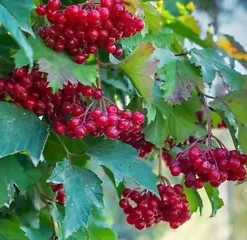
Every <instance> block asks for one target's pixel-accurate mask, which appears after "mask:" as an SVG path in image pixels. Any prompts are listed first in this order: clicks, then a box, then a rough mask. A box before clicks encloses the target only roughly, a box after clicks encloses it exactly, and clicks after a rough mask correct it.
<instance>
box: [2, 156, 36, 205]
mask: <svg viewBox="0 0 247 240" xmlns="http://www.w3.org/2000/svg"><path fill="white" fill-rule="evenodd" d="M0 169H1V175H0V192H1V194H0V207H2V206H3V205H4V204H7V205H8V204H9V203H10V202H11V201H12V200H13V197H14V192H15V188H14V185H13V184H15V185H16V186H17V187H18V189H19V190H20V191H21V193H22V192H24V191H25V190H26V189H27V188H28V187H29V186H30V185H32V184H34V183H36V182H37V180H38V179H39V178H40V173H39V171H38V169H37V168H35V167H34V166H33V165H32V163H31V162H30V161H29V159H28V158H27V156H25V155H20V154H17V155H12V156H8V157H4V158H1V159H0Z"/></svg>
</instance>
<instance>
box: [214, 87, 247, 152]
mask: <svg viewBox="0 0 247 240" xmlns="http://www.w3.org/2000/svg"><path fill="white" fill-rule="evenodd" d="M246 97H247V89H240V90H237V91H234V92H232V93H230V94H228V95H226V96H224V97H221V98H218V99H217V100H215V101H213V102H212V106H213V107H214V108H216V109H220V110H223V111H225V112H226V114H227V110H230V111H231V112H232V114H233V115H234V118H235V120H236V122H237V126H238V131H237V132H238V140H239V145H240V147H241V149H242V151H244V152H246V153H247V112H246ZM222 103H223V104H224V105H225V106H223V107H222ZM225 108H226V109H225ZM227 117H228V118H229V115H228V114H227Z"/></svg>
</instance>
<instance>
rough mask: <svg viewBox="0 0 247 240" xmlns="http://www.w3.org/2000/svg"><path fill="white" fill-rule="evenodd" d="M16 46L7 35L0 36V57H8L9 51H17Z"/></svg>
mask: <svg viewBox="0 0 247 240" xmlns="http://www.w3.org/2000/svg"><path fill="white" fill-rule="evenodd" d="M17 48H18V45H17V44H16V42H15V41H14V39H13V38H12V37H11V36H10V35H9V34H7V33H6V34H1V35H0V56H2V57H3V56H4V57H8V56H9V54H10V51H11V49H17Z"/></svg>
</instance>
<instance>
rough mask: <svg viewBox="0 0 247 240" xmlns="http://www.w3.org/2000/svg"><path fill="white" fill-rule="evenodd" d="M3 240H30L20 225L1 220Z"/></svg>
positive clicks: (0, 234)
mask: <svg viewBox="0 0 247 240" xmlns="http://www.w3.org/2000/svg"><path fill="white" fill-rule="evenodd" d="M0 239H1V240H28V239H27V238H26V236H25V234H24V232H23V231H22V230H21V228H20V225H19V224H17V223H14V222H10V221H8V220H0Z"/></svg>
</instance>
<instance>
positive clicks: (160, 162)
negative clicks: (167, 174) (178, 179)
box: [158, 148, 163, 178]
mask: <svg viewBox="0 0 247 240" xmlns="http://www.w3.org/2000/svg"><path fill="white" fill-rule="evenodd" d="M159 150H160V151H159V175H158V176H159V177H160V178H161V177H162V175H163V173H162V167H163V150H162V148H160V149H159Z"/></svg>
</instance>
